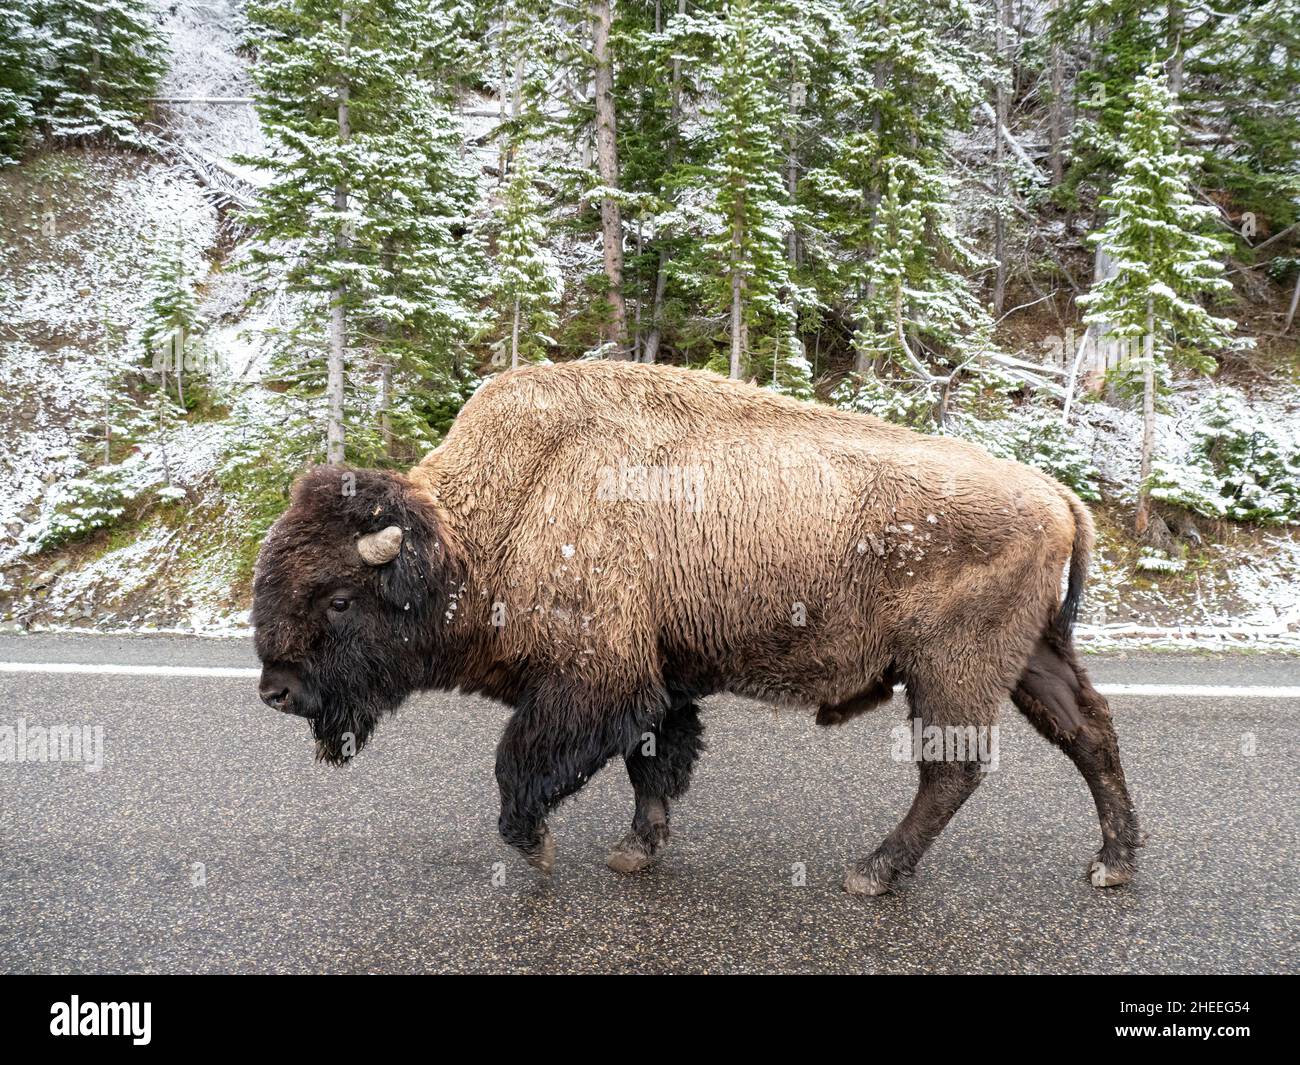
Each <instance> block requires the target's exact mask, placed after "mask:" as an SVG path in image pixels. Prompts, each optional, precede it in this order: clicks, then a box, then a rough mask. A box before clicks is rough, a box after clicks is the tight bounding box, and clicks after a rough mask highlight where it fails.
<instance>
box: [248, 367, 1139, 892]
mask: <svg viewBox="0 0 1300 1065" xmlns="http://www.w3.org/2000/svg"><path fill="white" fill-rule="evenodd" d="M1092 536H1093V533H1092V523H1091V520H1090V518H1089V516H1088V513H1087V511H1086V510H1085V509H1084V507H1083V505H1082V504H1081V503H1080V502H1079V500H1078V499H1077V498H1076V497H1075V496H1074V495H1073V493H1071V492H1070V491H1069V490H1068V489H1066V488H1064V487H1062V486H1061V485H1060V484H1058V483H1056V482H1055V481H1053V480H1052V479H1050V478H1049V477H1047V476H1045V475H1043V474H1041V473H1039V472H1037V471H1035V470H1032V469H1029V468H1027V467H1025V466H1020V465H1017V464H1015V463H1011V462H1003V461H1000V460H997V459H994V458H991V457H990V456H989V455H987V454H986V453H985V452H983V451H981V450H980V449H978V448H976V447H972V446H971V445H969V444H965V443H961V442H959V441H956V440H951V439H945V438H937V437H931V436H923V435H920V434H918V433H914V432H911V431H909V430H906V429H901V428H897V427H895V426H892V425H888V424H886V423H884V422H882V421H878V420H877V419H875V418H870V417H865V416H861V415H854V414H846V413H842V412H839V411H835V410H831V409H828V408H826V407H823V406H815V405H811V404H805V403H798V402H795V401H793V400H790V399H786V398H783V397H780V396H777V395H774V394H772V393H771V392H768V391H764V390H762V389H759V388H755V387H753V386H750V385H746V384H741V383H738V382H734V381H727V380H723V379H721V378H719V377H717V376H715V375H713V374H708V373H702V372H698V371H687V370H679V369H670V368H665V367H654V366H642V365H633V364H625V363H614V362H582V363H573V364H569V365H564V366H554V367H546V368H542V367H532V368H526V369H520V370H514V371H511V372H510V373H504V374H502V375H501V376H500V377H498V378H497V379H496V380H494V381H492V382H491V383H490V384H488V385H486V386H485V387H484V388H483V389H482V390H481V391H480V392H479V393H478V394H477V395H476V396H475V397H474V398H473V399H471V400H470V402H469V403H468V404H466V406H465V409H464V410H463V411H462V412H461V414H460V416H459V418H457V420H456V423H455V425H454V426H452V429H451V432H450V433H449V434H448V435H447V439H446V441H445V442H444V443H443V444H442V446H440V447H439V448H437V449H436V450H435V451H433V452H432V453H431V454H430V455H429V456H428V457H427V458H426V459H425V460H424V461H423V462H421V463H420V464H419V465H418V466H416V467H415V468H414V469H412V470H411V471H410V472H409V473H407V474H406V475H405V476H403V475H401V474H397V473H391V472H381V471H374V470H355V471H351V470H346V469H342V468H318V469H314V470H312V471H310V472H308V473H307V474H305V475H304V476H303V477H302V478H301V479H300V480H299V481H298V483H297V485H296V486H295V488H294V491H293V499H292V505H291V506H290V507H289V509H288V511H287V512H286V513H285V514H284V515H283V517H281V518H280V520H279V521H278V522H277V523H276V525H275V527H274V528H273V529H272V530H271V532H270V535H269V536H268V537H267V540H266V543H265V545H264V546H263V548H262V553H261V557H260V559H259V561H258V569H257V577H256V581H255V587H254V605H253V621H254V625H255V626H256V631H257V651H258V654H259V655H260V657H261V659H262V663H263V672H262V679H261V695H262V698H263V699H264V700H265V701H266V702H267V703H268V704H269V705H271V706H272V707H275V708H276V709H279V710H282V711H286V712H289V713H293V714H298V715H301V716H303V717H305V718H308V719H309V720H310V722H311V725H312V730H313V733H314V736H315V739H316V742H317V751H318V755H319V757H320V758H321V759H323V760H324V761H327V762H333V763H339V762H344V761H346V760H347V759H348V758H350V757H351V756H352V755H353V754H355V753H356V752H357V751H358V750H360V748H361V747H362V746H364V744H365V742H366V740H367V738H368V737H369V736H370V734H371V732H372V731H373V730H374V728H375V726H376V724H377V723H378V721H379V719H380V718H381V717H382V716H383V715H384V714H385V713H386V712H388V711H391V710H393V709H395V708H396V707H397V706H398V704H400V703H401V702H402V700H403V699H405V698H406V697H407V696H408V695H410V694H411V693H412V692H415V691H419V690H421V689H428V688H443V689H450V688H458V689H460V690H462V691H466V692H481V693H484V694H486V695H488V696H490V697H492V698H495V699H499V700H501V701H502V702H504V703H506V704H507V705H508V706H510V707H511V708H513V710H514V713H513V716H512V717H511V718H510V721H509V723H508V724H507V726H506V729H505V732H504V734H503V736H502V737H501V742H500V746H499V747H498V749H497V770H496V773H497V780H498V782H499V784H500V789H501V818H500V828H501V834H502V835H503V836H504V837H505V839H506V841H507V842H509V843H510V844H512V845H513V846H515V847H517V848H518V849H519V850H520V851H522V852H523V854H524V855H525V856H527V857H528V859H529V860H530V861H531V862H532V863H533V864H534V865H536V866H537V867H538V868H540V869H542V870H543V871H547V870H549V869H550V867H551V865H552V863H553V862H554V853H555V850H554V843H553V840H552V837H551V835H550V833H549V831H548V830H547V827H546V816H547V813H548V812H549V811H550V810H551V809H552V808H553V807H554V806H555V805H556V804H557V803H558V802H560V800H562V799H564V798H565V797H566V796H568V795H572V794H573V793H574V792H575V791H577V790H578V789H579V788H581V787H582V785H583V784H584V782H586V781H587V780H588V779H589V778H590V777H591V776H592V774H594V773H595V772H596V771H597V770H598V769H600V768H601V766H603V765H604V764H605V763H606V762H607V761H609V759H611V758H613V757H619V758H621V759H622V760H623V762H624V764H625V765H626V767H627V772H628V775H629V777H630V778H631V781H632V785H633V788H634V790H635V794H636V810H635V814H634V817H633V820H632V828H631V831H630V832H629V833H628V834H627V836H626V837H625V838H623V839H622V840H621V841H620V842H619V843H618V844H617V845H616V847H615V849H614V851H613V853H612V854H611V855H610V865H611V867H612V868H614V869H616V870H618V871H620V872H633V871H636V870H639V869H642V868H644V867H645V866H647V865H649V864H650V863H651V862H652V861H653V859H654V858H655V857H656V856H657V855H658V854H659V853H660V852H661V851H662V850H663V848H664V845H665V844H666V842H667V840H668V824H669V804H670V802H671V801H672V800H673V799H676V798H677V797H679V796H680V795H682V794H683V793H684V792H685V791H686V788H687V785H688V783H689V780H690V774H691V769H692V766H693V765H694V763H695V760H696V758H697V756H698V755H699V753H700V751H701V748H702V743H701V734H702V726H701V723H700V718H699V709H698V705H697V703H698V700H700V699H701V697H703V696H706V695H709V694H710V693H713V692H723V691H730V692H736V693H739V694H741V695H747V696H755V697H757V698H760V699H764V700H769V701H776V702H780V703H782V704H784V705H791V706H801V707H807V708H810V709H812V710H815V711H816V719H817V723H818V724H821V725H836V724H841V723H843V722H844V721H847V720H848V719H850V718H852V717H854V716H855V715H857V714H860V713H863V712H864V711H867V710H870V709H871V708H873V707H875V706H877V705H878V704H880V703H882V702H884V701H886V700H888V699H889V698H890V697H891V694H892V691H893V688H894V685H895V683H901V684H902V685H904V686H905V687H906V690H907V698H908V701H909V703H910V706H911V713H912V715H913V716H914V717H916V718H918V719H919V721H920V723H921V724H922V726H924V727H928V726H938V727H939V728H940V729H944V730H948V732H949V734H952V733H957V734H958V735H960V734H963V733H964V734H966V735H970V736H974V735H977V733H975V732H972V731H971V729H972V728H973V729H976V730H978V729H981V728H984V729H987V728H988V727H990V726H992V724H993V723H994V720H995V718H996V715H997V712H998V708H999V704H1000V703H1001V701H1002V699H1003V697H1004V696H1006V695H1007V694H1008V693H1010V696H1011V700H1012V702H1013V703H1014V704H1015V705H1016V706H1017V707H1018V708H1019V710H1020V711H1021V712H1022V713H1024V714H1025V715H1026V716H1027V717H1028V718H1029V720H1030V721H1031V722H1032V723H1033V725H1034V726H1035V727H1036V728H1037V729H1038V731H1039V732H1041V733H1042V734H1043V735H1044V736H1046V737H1047V738H1048V739H1049V740H1051V741H1052V742H1053V743H1055V744H1057V745H1058V746H1059V747H1060V748H1061V749H1062V750H1063V751H1064V752H1065V753H1066V754H1067V755H1069V757H1070V758H1071V759H1072V760H1073V762H1074V764H1075V765H1076V766H1077V767H1078V769H1079V771H1080V773H1082V774H1083V776H1084V778H1085V780H1086V781H1087V783H1088V786H1089V788H1090V789H1091V791H1092V795H1093V798H1094V799H1095V801H1096V805H1097V811H1098V814H1099V817H1100V820H1101V830H1102V847H1101V851H1100V853H1099V854H1098V855H1097V857H1096V859H1095V860H1094V861H1093V862H1092V864H1091V866H1090V868H1089V876H1090V879H1091V881H1092V883H1093V884H1095V885H1097V886H1098V887H1104V886H1109V885H1112V884H1118V883H1123V882H1124V881H1126V880H1128V879H1130V878H1131V877H1132V875H1133V870H1134V849H1135V847H1136V846H1137V845H1138V829H1137V821H1136V817H1135V815H1134V811H1133V806H1132V803H1131V801H1130V799H1129V795H1128V789H1127V786H1126V784H1125V781H1124V771H1123V768H1122V767H1121V765H1120V760H1119V750H1118V747H1117V745H1116V740H1115V732H1114V729H1113V728H1112V725H1111V717H1110V710H1109V708H1108V706H1107V704H1106V701H1105V699H1103V698H1102V697H1101V696H1100V695H1099V694H1098V693H1097V691H1096V690H1095V689H1094V688H1093V686H1092V685H1091V684H1090V683H1089V681H1088V678H1087V675H1086V674H1085V673H1084V670H1083V668H1082V667H1081V666H1080V665H1079V662H1078V660H1077V658H1076V656H1075V654H1074V650H1073V648H1072V645H1071V637H1070V630H1071V626H1072V623H1073V619H1074V615H1075V613H1076V611H1077V609H1078V603H1079V597H1080V594H1081V592H1082V585H1083V581H1084V577H1085V575H1086V570H1087V565H1088V555H1089V551H1090V548H1091V544H1092ZM1067 562H1068V563H1069V581H1068V588H1067V591H1066V595H1065V597H1064V600H1063V601H1062V596H1061V585H1062V575H1063V572H1064V568H1065V566H1066V563H1067ZM647 733H653V743H649V742H646V740H645V738H644V737H645V735H646V734H647ZM923 734H924V733H923ZM931 753H933V752H931ZM918 761H919V773H920V783H919V790H918V792H917V795H916V799H915V802H914V803H913V805H912V808H911V810H910V811H909V812H908V814H907V816H906V817H905V818H903V820H902V822H901V823H900V824H899V826H898V827H897V828H896V829H895V830H894V831H893V832H892V833H891V834H890V835H889V836H888V837H887V838H886V839H885V840H884V842H882V843H881V844H880V846H879V847H878V848H876V850H875V852H874V853H872V854H871V855H870V856H869V857H867V858H865V859H863V860H862V861H859V862H858V863H856V864H855V865H854V866H853V867H852V868H851V869H850V870H849V873H848V876H847V879H846V881H845V886H846V887H847V888H848V890H850V891H853V892H858V893H864V894H878V893H880V892H883V891H886V890H887V889H888V888H889V887H890V885H891V884H892V883H894V882H895V881H896V879H897V878H899V877H900V876H903V875H906V874H907V873H910V872H911V870H912V869H913V867H914V866H915V865H916V863H917V861H918V860H919V859H920V858H921V856H922V854H924V852H925V850H926V848H927V847H929V845H930V844H931V843H932V842H933V841H934V839H935V837H936V836H937V835H938V834H939V832H940V831H942V829H943V827H944V825H946V824H947V823H948V821H949V819H950V818H951V817H952V816H953V814H954V813H956V811H957V809H958V808H959V807H960V806H961V804H962V803H963V802H964V801H965V800H966V798H967V797H968V796H969V795H970V794H971V792H972V791H973V790H974V789H975V787H976V786H977V785H978V784H979V782H980V779H981V777H982V775H983V769H984V768H985V767H984V766H983V765H982V763H981V759H980V752H979V745H978V744H974V743H972V744H970V745H966V744H948V745H945V746H944V749H943V751H942V752H941V753H940V754H939V755H938V756H937V757H929V756H920V757H918Z"/></svg>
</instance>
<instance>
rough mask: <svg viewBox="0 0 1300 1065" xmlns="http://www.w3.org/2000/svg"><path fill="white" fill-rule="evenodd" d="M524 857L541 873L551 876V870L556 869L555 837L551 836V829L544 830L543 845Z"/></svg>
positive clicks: (539, 845) (540, 844)
mask: <svg viewBox="0 0 1300 1065" xmlns="http://www.w3.org/2000/svg"><path fill="white" fill-rule="evenodd" d="M524 857H526V858H527V859H528V864H529V865H531V866H532V867H533V868H534V869H536V870H537V871H538V872H539V873H542V874H544V875H546V876H550V873H551V870H552V869H554V868H555V837H554V836H552V835H551V830H550V829H549V828H544V829H542V841H541V843H539V844H538V845H537V849H536V850H535V851H533V852H532V853H531V854H526V855H524Z"/></svg>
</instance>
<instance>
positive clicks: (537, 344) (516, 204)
mask: <svg viewBox="0 0 1300 1065" xmlns="http://www.w3.org/2000/svg"><path fill="white" fill-rule="evenodd" d="M499 219H500V227H501V228H500V232H499V234H498V236H497V253H496V271H495V277H496V281H495V284H494V286H493V291H494V294H495V295H496V298H497V300H498V301H499V303H500V307H501V312H502V314H503V315H504V316H505V318H506V320H507V330H508V336H509V340H508V342H506V350H508V352H509V358H510V365H511V367H512V368H513V367H516V366H518V365H519V362H520V360H521V359H524V360H527V361H533V360H536V359H540V358H543V357H545V352H546V349H547V348H548V347H550V346H551V345H553V344H554V343H555V341H554V340H553V339H552V338H551V337H550V336H548V335H547V334H548V333H549V332H550V331H553V330H554V328H555V326H556V324H557V318H556V315H555V311H554V305H555V304H556V302H557V301H558V300H559V298H560V296H561V294H562V293H563V291H564V281H563V278H562V277H561V276H560V270H559V267H558V266H557V265H556V262H555V258H554V256H552V255H551V253H550V251H549V250H548V249H547V247H546V227H545V225H544V223H543V220H542V215H541V198H540V197H539V196H538V194H537V191H536V190H535V189H534V187H533V174H532V168H531V166H530V165H529V161H528V159H527V157H526V156H525V155H524V154H523V153H522V152H520V153H517V154H516V155H515V159H514V167H513V172H512V176H511V178H510V184H509V185H507V186H506V191H505V199H504V201H503V203H502V205H501V209H500V211H499Z"/></svg>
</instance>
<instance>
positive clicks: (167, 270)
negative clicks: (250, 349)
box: [141, 226, 202, 409]
mask: <svg viewBox="0 0 1300 1065" xmlns="http://www.w3.org/2000/svg"><path fill="white" fill-rule="evenodd" d="M189 255H190V250H189V247H188V245H187V242H186V240H185V234H184V230H183V229H182V228H181V227H180V226H178V227H177V229H176V234H175V236H174V238H173V239H172V240H170V241H160V242H159V246H158V249H157V251H156V258H155V260H154V263H153V265H152V266H151V267H150V269H149V273H148V283H149V288H150V292H149V299H148V303H147V304H146V318H145V326H144V330H143V332H142V335H141V338H142V341H143V343H144V348H145V351H146V353H147V355H148V356H149V360H150V362H151V365H153V367H154V368H155V369H156V370H157V371H158V374H159V390H160V391H162V392H166V391H167V375H168V374H169V373H170V374H171V377H172V380H173V381H174V382H175V385H176V402H177V403H178V404H179V405H180V407H181V409H184V408H185V406H186V402H185V370H186V369H187V368H193V367H194V364H195V362H196V360H195V358H194V355H193V351H194V346H195V339H196V337H197V336H198V334H199V332H200V330H201V327H202V322H201V319H200V317H199V297H198V293H197V291H196V289H195V282H196V276H195V270H194V268H193V267H192V266H191V264H190V263H189V262H187V258H188V256H189Z"/></svg>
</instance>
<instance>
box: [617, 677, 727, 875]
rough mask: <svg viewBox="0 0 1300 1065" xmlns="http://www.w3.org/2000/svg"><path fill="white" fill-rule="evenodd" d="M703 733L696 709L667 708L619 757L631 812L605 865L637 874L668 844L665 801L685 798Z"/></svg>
mask: <svg viewBox="0 0 1300 1065" xmlns="http://www.w3.org/2000/svg"><path fill="white" fill-rule="evenodd" d="M703 732H704V728H703V726H702V725H701V724H700V708H699V707H698V706H696V705H695V704H694V703H692V702H689V701H687V702H680V703H677V704H674V705H673V706H672V707H670V708H669V709H668V711H667V712H666V713H665V714H664V718H663V720H662V721H661V722H660V723H659V724H658V725H657V726H655V727H654V728H651V729H647V730H646V731H645V732H643V733H642V734H641V736H640V738H639V739H638V742H637V743H636V745H635V746H634V747H633V749H632V751H631V753H629V754H627V755H625V756H624V761H625V762H626V763H627V775H628V777H629V779H630V780H631V781H632V790H633V791H634V792H635V794H636V811H635V813H634V814H633V816H632V831H630V832H629V833H628V834H627V835H626V836H624V837H623V838H622V839H621V840H619V841H618V843H617V844H615V845H614V849H613V850H612V851H611V852H610V855H609V860H608V865H609V867H610V868H611V869H613V870H614V871H615V872H616V873H638V872H640V871H641V870H642V869H645V868H646V867H647V866H649V865H650V864H651V863H652V862H654V860H655V859H656V858H657V857H658V856H659V855H660V854H661V853H662V851H663V848H664V847H665V845H666V844H667V843H668V811H669V806H670V803H669V800H671V799H678V798H680V797H681V796H683V795H685V794H686V789H687V788H688V787H689V786H690V782H691V770H692V769H693V768H694V767H695V760H696V759H697V758H698V757H699V755H700V751H701V750H703V747H704V744H703V742H702V740H701V736H702V734H703Z"/></svg>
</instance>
